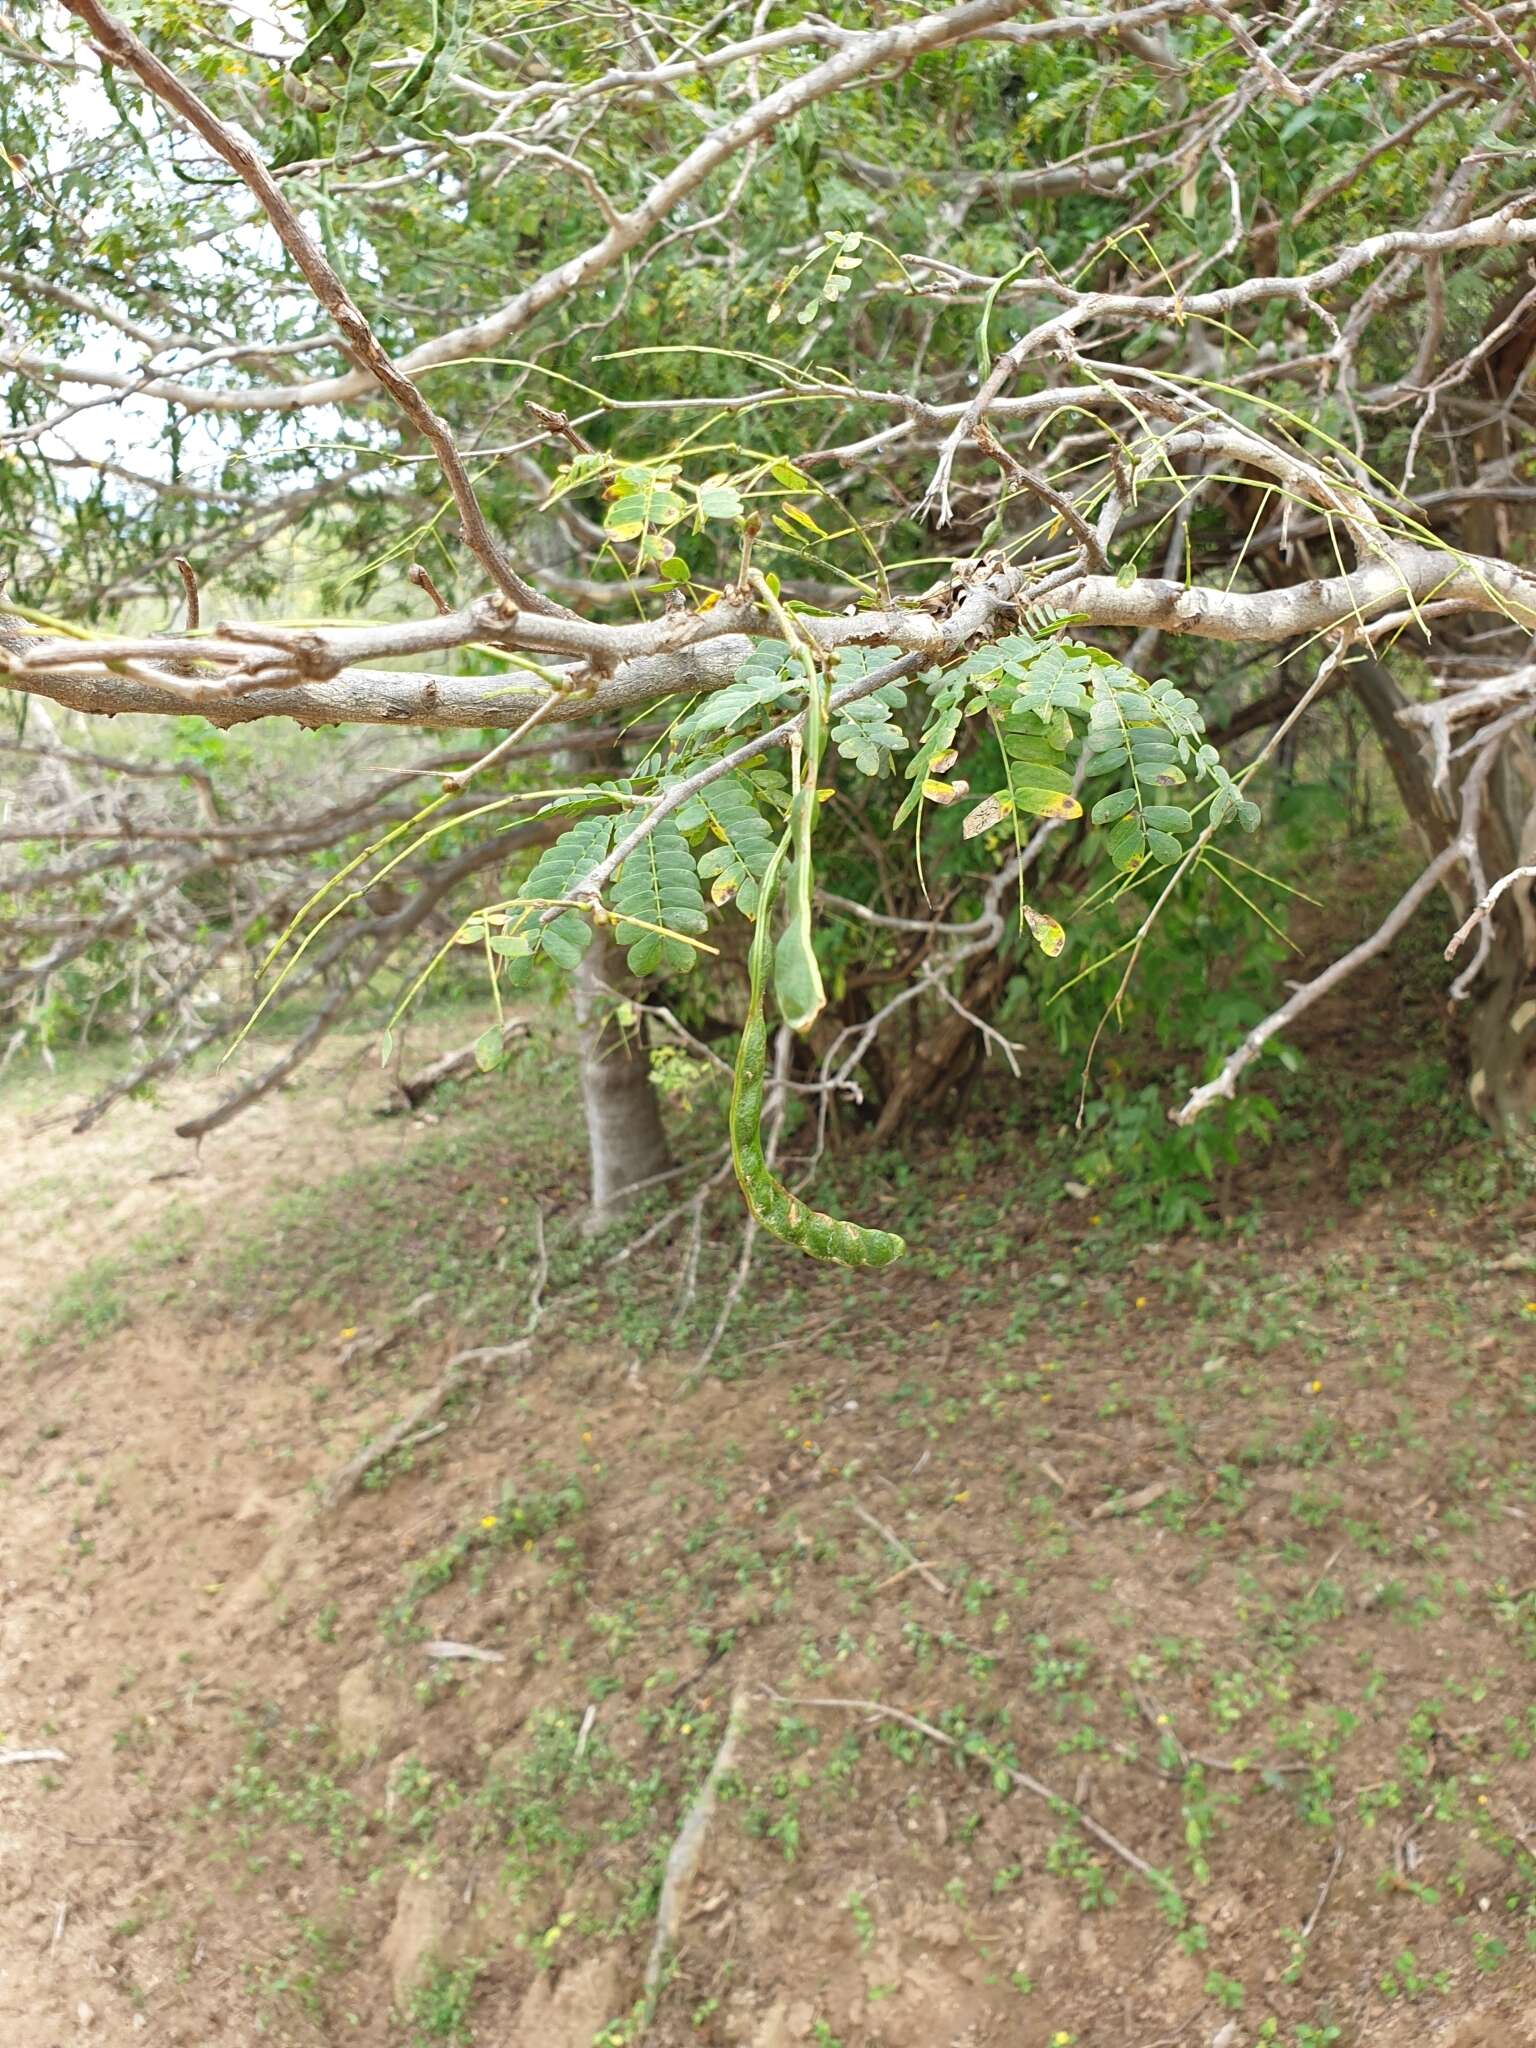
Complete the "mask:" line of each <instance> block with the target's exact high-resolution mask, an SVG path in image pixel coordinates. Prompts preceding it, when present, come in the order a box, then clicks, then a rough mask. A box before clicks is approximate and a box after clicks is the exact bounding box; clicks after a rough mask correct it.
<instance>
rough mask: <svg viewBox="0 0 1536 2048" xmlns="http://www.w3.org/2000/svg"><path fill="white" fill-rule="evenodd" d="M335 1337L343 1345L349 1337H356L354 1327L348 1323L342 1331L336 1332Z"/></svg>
mask: <svg viewBox="0 0 1536 2048" xmlns="http://www.w3.org/2000/svg"><path fill="white" fill-rule="evenodd" d="M336 1335H337V1336H338V1338H339V1339H340V1340H341V1342H342V1343H343V1344H345V1343H346V1341H347V1339H348V1338H349V1337H355V1336H356V1335H357V1328H356V1325H355V1324H353V1323H348V1325H347V1327H346V1328H345V1329H344V1330H338V1331H337V1332H336Z"/></svg>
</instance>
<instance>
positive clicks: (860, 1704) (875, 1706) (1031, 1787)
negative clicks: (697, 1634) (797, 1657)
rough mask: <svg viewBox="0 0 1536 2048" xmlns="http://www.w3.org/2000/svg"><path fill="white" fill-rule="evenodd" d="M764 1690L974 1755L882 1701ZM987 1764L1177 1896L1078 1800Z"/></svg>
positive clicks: (780, 1702)
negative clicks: (892, 1724) (893, 1724)
mask: <svg viewBox="0 0 1536 2048" xmlns="http://www.w3.org/2000/svg"><path fill="white" fill-rule="evenodd" d="M765 1691H767V1694H768V1698H769V1699H771V1700H772V1701H773V1702H774V1703H775V1705H777V1706H781V1707H828V1708H836V1709H837V1710H839V1711H840V1712H842V1713H845V1714H872V1715H873V1716H874V1717H875V1719H876V1720H880V1721H900V1722H901V1724H902V1726H903V1727H905V1728H912V1729H915V1730H916V1732H917V1733H918V1734H919V1735H926V1736H927V1737H928V1740H929V1741H930V1742H937V1743H938V1744H939V1745H940V1747H941V1748H943V1749H952V1750H954V1751H956V1753H957V1754H958V1755H960V1756H965V1757H969V1756H970V1755H971V1754H972V1752H971V1751H970V1750H969V1749H967V1748H966V1746H965V1745H964V1743H961V1742H957V1741H956V1740H955V1738H954V1736H952V1735H946V1734H945V1733H944V1731H943V1729H942V1728H935V1727H934V1725H933V1723H932V1722H931V1721H924V1720H922V1719H920V1718H919V1716H918V1715H916V1714H909V1713H907V1712H906V1711H905V1709H904V1708H902V1707H888V1706H886V1705H885V1703H884V1701H883V1700H835V1699H796V1698H791V1697H790V1696H789V1695H788V1694H785V1693H778V1692H774V1691H772V1690H771V1689H769V1688H765ZM986 1762H987V1768H988V1769H989V1770H1000V1771H1001V1772H1002V1773H1003V1774H1004V1776H1005V1777H1006V1778H1007V1779H1008V1780H1009V1782H1010V1783H1012V1784H1014V1785H1017V1786H1018V1787H1019V1789H1020V1791H1023V1792H1032V1793H1033V1794H1034V1795H1035V1797H1036V1798H1037V1799H1043V1800H1044V1801H1045V1802H1046V1804H1047V1805H1048V1806H1059V1807H1065V1809H1066V1810H1067V1812H1068V1813H1070V1814H1071V1815H1072V1817H1073V1819H1074V1820H1076V1822H1077V1824H1078V1826H1079V1827H1080V1828H1082V1829H1083V1831H1084V1832H1085V1833H1086V1834H1090V1835H1092V1836H1093V1838H1094V1840H1095V1841H1096V1842H1102V1843H1103V1845H1104V1847H1105V1848H1106V1849H1109V1850H1111V1851H1112V1852H1113V1853H1114V1854H1115V1855H1116V1856H1118V1857H1119V1858H1120V1860H1121V1862H1122V1863H1124V1864H1126V1865H1127V1866H1128V1867H1129V1868H1130V1869H1132V1870H1134V1871H1135V1872H1136V1874H1137V1876H1138V1877H1144V1878H1145V1879H1146V1881H1147V1883H1148V1884H1150V1885H1152V1886H1153V1887H1154V1888H1155V1889H1156V1890H1157V1891H1159V1892H1164V1893H1173V1894H1175V1895H1177V1886H1176V1885H1175V1884H1174V1882H1173V1879H1172V1878H1171V1877H1169V1876H1167V1875H1166V1874H1165V1873H1164V1872H1163V1871H1161V1870H1154V1869H1153V1868H1152V1865H1151V1864H1150V1863H1148V1862H1146V1861H1145V1860H1144V1859H1143V1858H1142V1857H1140V1856H1138V1855H1137V1854H1136V1851H1135V1850H1134V1849H1131V1848H1127V1846H1126V1844H1125V1843H1124V1842H1122V1841H1121V1840H1120V1838H1119V1836H1118V1835H1112V1834H1111V1833H1110V1831H1109V1829H1108V1828H1106V1827H1105V1826H1103V1825H1102V1823H1101V1822H1099V1821H1096V1820H1095V1819H1094V1817H1093V1815H1092V1814H1091V1813H1089V1812H1088V1811H1087V1810H1086V1808H1084V1807H1081V1806H1079V1805H1078V1804H1077V1802H1076V1801H1075V1800H1072V1799H1068V1798H1066V1797H1065V1795H1064V1794H1062V1793H1060V1792H1053V1791H1052V1790H1051V1788H1050V1786H1049V1785H1043V1784H1042V1783H1041V1782H1040V1780H1039V1779H1038V1778H1033V1777H1031V1776H1030V1774H1029V1772H1028V1771H1021V1770H1018V1769H1017V1768H1016V1767H1015V1766H1014V1765H1012V1764H1005V1763H1001V1762H1000V1761H999V1760H998V1759H997V1758H995V1757H990V1756H989V1757H988V1758H987V1760H986Z"/></svg>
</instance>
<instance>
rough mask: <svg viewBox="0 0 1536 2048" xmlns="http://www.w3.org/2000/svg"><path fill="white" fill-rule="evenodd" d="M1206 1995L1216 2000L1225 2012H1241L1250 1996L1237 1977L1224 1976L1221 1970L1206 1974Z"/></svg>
mask: <svg viewBox="0 0 1536 2048" xmlns="http://www.w3.org/2000/svg"><path fill="white" fill-rule="evenodd" d="M1205 1995H1206V1997H1207V1998H1214V1999H1215V2001H1216V2003H1217V2004H1218V2005H1219V2006H1220V2007H1221V2009H1222V2011H1223V2012H1241V2011H1242V2009H1243V2001H1244V1999H1245V1998H1246V1997H1247V1996H1248V1994H1247V1992H1246V1991H1245V1990H1244V1989H1243V1986H1242V1985H1241V1984H1240V1983H1239V1981H1238V1980H1237V1978H1236V1977H1226V1976H1223V1975H1222V1973H1221V1971H1220V1970H1210V1971H1208V1972H1207V1973H1206V1979H1205Z"/></svg>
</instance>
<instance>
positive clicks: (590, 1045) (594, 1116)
mask: <svg viewBox="0 0 1536 2048" xmlns="http://www.w3.org/2000/svg"><path fill="white" fill-rule="evenodd" d="M629 980H630V977H629V974H628V970H627V969H626V968H625V965H624V955H623V954H622V952H621V951H620V950H619V948H618V947H617V946H616V945H615V944H614V941H613V938H612V935H611V934H610V933H609V932H608V931H607V930H606V929H605V928H603V927H601V926H600V927H599V928H598V929H597V930H596V931H595V932H594V933H593V935H592V943H591V945H590V946H589V947H588V948H587V951H586V954H585V957H584V958H583V960H582V963H581V965H580V967H579V968H578V969H577V970H576V974H575V976H574V978H573V981H572V994H573V996H574V999H575V1003H576V1018H577V1022H578V1024H579V1025H580V1027H581V1100H582V1105H583V1107H584V1109H585V1111H586V1119H587V1153H588V1157H589V1159H590V1161H591V1210H590V1213H589V1216H588V1228H589V1229H590V1230H601V1229H602V1228H604V1226H605V1225H607V1224H608V1223H611V1222H612V1221H613V1219H614V1217H615V1216H616V1215H618V1213H619V1211H620V1210H621V1209H623V1207H624V1206H625V1203H626V1201H627V1200H628V1199H629V1198H630V1195H631V1191H632V1190H633V1188H634V1186H635V1184H636V1182H637V1181H644V1180H649V1179H651V1178H652V1177H653V1176H654V1175H656V1174H658V1173H665V1172H666V1170H667V1168H668V1167H669V1166H670V1165H671V1163H672V1156H671V1153H670V1152H669V1151H668V1149H667V1134H666V1130H665V1129H664V1127H663V1125H662V1121H661V1105H660V1104H659V1102H658V1101H657V1099H656V1088H655V1084H654V1083H653V1082H652V1080H651V1056H650V1048H649V1046H648V1045H647V1043H646V1037H645V1019H644V1017H642V1016H639V1015H635V1016H632V1017H631V1018H630V1019H629V1020H628V1021H625V1020H623V1019H621V1017H620V1016H619V1014H618V1013H619V1010H620V1007H621V1005H622V1002H623V991H624V987H625V984H626V983H627V982H629Z"/></svg>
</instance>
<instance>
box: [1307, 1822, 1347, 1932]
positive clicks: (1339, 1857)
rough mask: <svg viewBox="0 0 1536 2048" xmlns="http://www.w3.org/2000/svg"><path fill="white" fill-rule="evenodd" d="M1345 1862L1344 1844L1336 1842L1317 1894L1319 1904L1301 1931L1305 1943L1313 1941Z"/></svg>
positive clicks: (1313, 1909)
mask: <svg viewBox="0 0 1536 2048" xmlns="http://www.w3.org/2000/svg"><path fill="white" fill-rule="evenodd" d="M1343 1861H1344V1844H1343V1843H1342V1842H1335V1843H1334V1845H1333V1861H1332V1863H1330V1864H1329V1866H1328V1875H1327V1876H1326V1877H1325V1878H1324V1879H1323V1882H1322V1885H1321V1887H1320V1888H1319V1891H1318V1894H1317V1904H1316V1905H1315V1906H1314V1907H1313V1908H1312V1910H1311V1912H1310V1913H1309V1914H1308V1915H1307V1921H1306V1925H1305V1926H1304V1927H1303V1928H1302V1930H1301V1938H1302V1940H1303V1941H1310V1940H1311V1938H1312V1930H1313V1928H1314V1927H1315V1926H1316V1925H1317V1923H1318V1921H1319V1920H1320V1919H1321V1918H1322V1912H1323V1908H1324V1906H1326V1905H1327V1903H1328V1894H1329V1892H1331V1891H1332V1889H1333V1880H1334V1879H1335V1878H1336V1877H1337V1876H1338V1874H1339V1865H1340V1864H1341V1863H1342V1862H1343Z"/></svg>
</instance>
